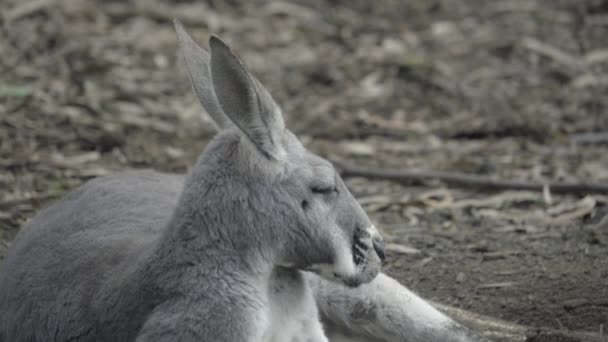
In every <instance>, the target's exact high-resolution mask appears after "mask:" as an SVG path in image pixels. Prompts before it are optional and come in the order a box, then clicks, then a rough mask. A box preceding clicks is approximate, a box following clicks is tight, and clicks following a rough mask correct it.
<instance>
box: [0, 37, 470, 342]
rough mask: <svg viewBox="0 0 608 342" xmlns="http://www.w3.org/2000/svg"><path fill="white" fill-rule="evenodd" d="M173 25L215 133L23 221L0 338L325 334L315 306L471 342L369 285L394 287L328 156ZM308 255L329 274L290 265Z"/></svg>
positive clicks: (333, 320)
mask: <svg viewBox="0 0 608 342" xmlns="http://www.w3.org/2000/svg"><path fill="white" fill-rule="evenodd" d="M180 30H181V31H180ZM177 31H178V35H179V36H180V41H181V46H182V49H183V52H184V54H185V55H186V56H185V59H186V61H187V62H186V63H187V64H188V68H189V69H191V68H201V67H202V68H209V69H208V70H211V75H212V83H213V84H212V85H210V84H209V83H208V82H209V75H210V73H209V72H207V71H200V70H199V72H197V71H192V70H191V72H190V75H191V77H192V81H193V84H194V88H195V90H196V92H197V94H198V95H199V97H200V100H201V102H202V103H203V105H204V106H205V108H206V109H207V110H208V111H211V112H212V113H211V112H210V113H209V114H211V116H212V118H213V119H214V120H216V122H217V121H219V122H217V125H218V127H220V128H223V129H222V130H221V131H220V132H219V133H218V134H217V136H216V137H215V138H214V139H213V140H212V141H211V142H210V143H209V144H208V145H207V147H206V149H205V151H204V152H203V153H202V154H201V157H200V158H199V160H198V162H197V163H196V165H195V166H194V167H193V168H192V171H191V172H190V173H189V174H188V175H187V176H186V177H183V176H179V175H167V174H160V173H156V172H153V171H130V172H123V173H119V174H115V175H112V176H108V177H104V178H99V179H95V180H92V181H90V182H88V183H86V184H84V185H83V186H81V187H80V188H78V189H76V190H74V191H72V192H71V193H70V194H68V195H67V196H65V197H64V198H63V199H62V200H61V201H59V202H57V203H55V204H54V205H52V206H50V207H49V208H47V209H45V210H43V211H41V212H40V213H39V214H38V215H37V216H36V217H35V218H33V219H32V220H31V221H30V222H29V223H28V224H27V225H26V226H25V227H24V228H23V229H22V230H21V232H20V233H19V234H18V236H17V238H16V239H15V241H14V242H13V244H12V246H11V248H10V250H9V251H8V253H7V255H6V258H5V261H4V263H3V264H2V265H0V313H2V314H1V315H0V341H134V340H135V341H235V342H240V341H243V342H245V341H248V342H249V341H250V342H261V341H294V342H295V341H314V342H321V341H322V342H325V341H327V340H326V338H325V337H324V332H323V330H322V328H321V324H320V322H319V313H318V308H320V309H321V316H322V317H324V319H325V320H326V321H327V322H328V324H330V325H331V326H334V327H336V330H341V331H345V332H346V333H354V334H357V335H359V336H363V337H366V336H367V337H370V338H371V337H374V336H375V337H377V338H388V339H389V341H411V342H421V341H428V342H439V341H450V342H452V341H454V342H456V341H459V342H464V341H467V342H468V341H473V339H460V337H458V338H456V337H454V338H452V339H445V338H444V337H445V336H460V335H457V334H459V333H458V332H457V330H459V329H460V328H454V327H455V324H454V323H453V322H452V321H450V320H449V319H448V318H445V317H444V316H441V315H440V314H439V315H440V316H437V317H441V319H439V321H440V322H438V323H440V324H438V325H437V326H436V327H435V326H433V323H435V322H434V321H428V320H427V321H425V320H417V318H416V316H417V314H418V313H419V312H416V310H418V309H420V306H419V305H418V304H417V305H418V306H415V307H412V308H411V309H408V307H409V306H410V303H411V298H410V297H407V296H400V295H398V296H397V297H396V298H395V299H394V300H393V299H392V298H388V297H387V296H382V293H385V292H386V293H389V292H388V291H393V292H394V291H401V290H400V289H402V290H403V291H407V290H406V289H404V288H402V287H400V286H399V285H398V284H396V282H394V281H393V280H391V279H390V278H388V277H385V276H380V277H376V276H377V274H378V272H379V270H380V264H381V257H380V255H381V254H383V253H382V250H381V249H382V247H381V246H382V242H381V238H380V237H379V235H377V233H376V232H375V229H373V228H370V227H372V226H371V223H370V221H369V219H368V217H367V216H366V214H365V213H364V212H363V210H362V209H361V207H360V206H359V205H358V204H357V202H356V201H355V199H354V198H353V196H352V195H351V194H350V192H349V191H348V189H347V188H346V186H345V185H344V183H343V182H342V180H341V179H340V177H339V176H338V175H337V173H336V172H335V170H334V169H333V167H332V166H331V164H330V163H328V162H327V161H326V160H324V159H322V158H320V157H318V156H316V155H314V154H312V153H310V152H308V151H307V150H306V149H305V148H304V147H303V146H302V145H301V144H300V142H299V141H298V140H297V138H296V137H295V136H294V135H293V134H292V133H291V132H289V130H287V129H285V128H284V127H283V124H282V117H281V114H280V111H279V110H278V106H276V104H275V103H274V101H272V98H271V97H270V95H268V93H267V92H266V91H265V90H264V89H263V87H261V85H260V84H259V82H257V80H255V78H253V76H251V75H250V74H249V73H248V72H247V70H246V69H245V67H244V66H243V65H242V63H241V62H240V61H239V60H238V58H237V57H236V56H235V55H234V54H232V52H231V51H230V49H228V48H227V46H226V45H225V44H224V43H222V42H221V41H220V40H219V39H218V38H212V39H211V44H210V45H211V49H212V51H211V58H210V59H209V58H208V54H206V52H205V51H204V50H203V49H201V48H199V47H198V46H196V45H195V44H194V43H193V41H192V40H191V39H190V38H189V37H188V36H187V34H186V33H185V31H184V30H183V29H181V28H180V26H179V25H177ZM192 44H194V45H192ZM192 54H194V55H192ZM214 56H215V57H214ZM188 61H189V62H188ZM193 61H195V62H193ZM207 63H211V64H210V65H207ZM197 82H205V84H204V85H201V86H197ZM218 89H219V90H218ZM235 91H238V93H235ZM214 94H215V95H214ZM214 96H217V98H214ZM209 104H210V106H209ZM218 104H219V105H218ZM240 106H242V108H243V110H240V109H239V108H241V107H240ZM220 107H221V109H220ZM223 113H225V114H226V115H227V117H229V118H230V120H231V121H233V122H234V123H235V124H236V125H232V124H227V122H228V121H227V120H226V119H225V118H223V119H222V118H220V115H221V114H223ZM320 265H321V266H322V265H325V266H326V267H325V268H327V265H329V266H330V267H332V269H333V273H334V274H330V277H329V278H331V279H332V281H327V280H323V279H322V278H320V276H318V275H315V274H312V273H308V272H304V271H302V270H304V269H310V268H315V267H318V266H320ZM336 281H340V282H342V283H344V284H346V285H348V286H351V287H356V288H353V289H349V288H348V287H345V286H344V285H342V284H340V283H338V282H336ZM370 282H371V283H370ZM367 283H369V284H367ZM366 284H367V285H366ZM357 286H359V287H357ZM391 293H392V292H391ZM334 299H335V300H337V301H334ZM359 303H367V304H366V305H368V304H369V305H370V306H369V307H370V308H378V307H388V309H389V311H387V312H385V313H386V315H384V316H383V315H381V314H377V313H374V314H372V315H366V312H367V311H369V310H368V309H367V307H366V306H365V305H363V306H362V305H360V304H359ZM388 303H391V305H390V307H389V306H387V305H388ZM422 303H424V302H422ZM317 304H318V308H317ZM424 305H427V306H428V304H426V303H424ZM424 305H423V306H422V311H425V310H428V308H430V306H428V308H427V307H426V306H424ZM360 308H363V309H364V310H363V314H362V315H361V314H359V312H360V311H361V310H359V309H360ZM431 309H432V308H431ZM336 310H337V312H336ZM425 312H426V311H425ZM437 314H438V313H437ZM435 315H436V314H435V313H433V314H432V315H431V316H433V317H436V316H435ZM423 316H424V315H423ZM383 317H391V318H392V319H391V320H390V322H384V321H381V320H382V319H383ZM361 320H362V322H363V324H359V323H357V322H360V321H361ZM294 322H295V323H294ZM420 324H422V325H420ZM453 324H454V325H453ZM425 329H426V330H425ZM429 329H430V331H432V332H433V331H434V330H436V331H437V332H438V333H426V332H424V333H421V332H419V331H427V330H429Z"/></svg>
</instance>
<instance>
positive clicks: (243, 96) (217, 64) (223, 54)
mask: <svg viewBox="0 0 608 342" xmlns="http://www.w3.org/2000/svg"><path fill="white" fill-rule="evenodd" d="M209 46H210V47H211V80H212V83H213V89H214V91H215V95H216V97H217V100H218V102H219V104H220V106H221V108H222V111H223V112H224V113H225V114H226V116H227V117H229V118H230V120H232V121H233V122H234V123H235V124H236V126H237V127H238V128H239V129H240V130H241V132H242V133H243V134H245V135H246V136H247V138H249V140H251V142H253V144H254V145H255V146H256V147H257V149H258V150H259V151H260V152H261V153H262V154H263V155H264V156H266V157H267V158H270V159H275V160H282V159H284V156H285V148H284V146H283V134H284V131H285V123H284V122H283V115H282V114H281V109H280V108H279V106H278V105H277V104H276V103H275V101H274V100H273V99H272V97H271V96H270V94H269V93H268V91H267V90H266V89H264V87H263V86H262V85H261V84H260V83H259V82H258V81H257V80H256V79H255V77H253V76H252V75H251V74H250V73H249V72H248V71H247V68H245V66H244V65H243V63H242V62H241V61H240V59H239V58H238V57H237V56H236V55H235V54H234V53H233V52H232V51H231V50H230V48H229V47H228V46H227V45H226V44H225V43H224V42H223V41H221V40H220V39H219V38H218V37H216V36H211V38H210V39H209Z"/></svg>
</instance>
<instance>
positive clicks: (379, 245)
mask: <svg viewBox="0 0 608 342" xmlns="http://www.w3.org/2000/svg"><path fill="white" fill-rule="evenodd" d="M372 243H373V245H374V250H375V251H376V253H377V254H378V257H379V258H380V261H382V262H384V260H385V259H386V253H385V249H384V241H383V240H380V239H374V240H373V241H372Z"/></svg>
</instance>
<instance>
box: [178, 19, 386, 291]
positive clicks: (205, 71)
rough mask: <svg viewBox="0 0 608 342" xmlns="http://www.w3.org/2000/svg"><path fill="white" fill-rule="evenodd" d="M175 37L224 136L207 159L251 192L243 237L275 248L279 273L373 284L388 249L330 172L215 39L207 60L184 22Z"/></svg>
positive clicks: (232, 182) (327, 164)
mask: <svg viewBox="0 0 608 342" xmlns="http://www.w3.org/2000/svg"><path fill="white" fill-rule="evenodd" d="M176 31H177V36H178V39H179V42H180V48H181V52H182V54H183V56H184V59H185V61H186V66H187V70H188V72H189V74H190V78H191V81H192V85H193V88H194V90H195V92H196V93H197V95H198V97H199V100H200V102H201V104H202V105H203V107H204V108H205V109H206V111H207V112H208V114H209V115H210V116H211V117H212V119H213V121H214V122H215V124H216V125H217V127H218V130H219V131H220V134H218V136H217V137H216V138H215V139H214V141H213V142H212V143H210V144H209V146H208V147H207V151H206V153H205V155H213V156H215V158H220V159H221V158H231V162H230V163H229V164H227V163H219V164H218V166H217V167H219V168H222V170H221V172H222V174H224V175H226V178H228V179H229V182H230V183H229V186H230V187H232V188H233V189H234V188H236V187H239V188H245V189H246V194H247V195H246V197H247V198H246V199H245V200H244V201H248V203H247V206H246V209H245V208H244V209H243V210H247V212H246V213H242V214H243V215H245V216H247V220H246V221H247V222H248V223H249V225H250V226H254V229H255V231H246V230H247V229H252V228H251V227H243V228H242V229H243V232H242V234H245V235H246V234H250V235H256V236H255V237H254V236H252V237H251V239H252V241H253V240H255V239H259V238H260V236H263V237H264V238H266V239H269V240H271V241H272V246H271V249H272V250H273V251H272V255H273V262H274V264H275V265H276V266H284V267H293V268H298V269H305V270H312V271H316V272H319V273H320V274H321V275H323V276H326V277H328V278H330V279H333V280H338V279H339V280H340V281H342V282H343V283H345V284H347V285H349V286H357V285H359V284H362V283H366V282H369V281H371V280H372V279H373V278H374V277H375V276H376V275H377V274H378V272H379V271H380V267H381V264H382V261H383V259H384V245H383V241H382V238H381V237H380V235H379V234H378V232H377V230H376V229H375V227H374V226H373V225H372V223H371V221H370V219H369V218H368V217H367V215H366V214H365V212H364V211H363V209H362V208H361V206H360V205H359V204H358V203H357V201H356V200H355V198H354V197H353V195H352V194H351V193H350V192H349V190H348V189H347V187H346V186H345V184H344V182H343V181H342V179H341V178H340V176H339V174H338V173H337V172H336V170H335V169H334V167H333V166H332V164H331V163H330V162H328V161H327V160H325V159H323V158H321V157H319V156H317V155H315V154H314V153H312V152H310V151H308V150H307V149H306V148H305V147H304V146H302V144H301V143H300V141H299V140H298V139H297V138H296V136H295V135H294V134H293V133H291V132H290V131H289V130H288V129H287V128H285V125H284V122H283V116H282V113H281V109H280V108H279V106H278V105H277V104H276V103H275V101H274V100H273V99H272V97H271V96H270V94H269V93H268V92H267V91H266V89H264V87H263V86H262V85H261V84H260V83H259V82H258V81H257V79H256V78H254V77H253V76H252V75H251V74H250V73H249V72H248V71H247V69H246V67H245V66H244V64H243V63H242V62H241V61H240V59H239V58H238V57H237V56H236V55H235V54H234V53H233V52H232V51H231V50H230V48H229V47H228V46H227V45H226V44H225V43H224V42H222V41H221V40H220V39H219V38H217V37H215V36H212V37H211V39H210V40H209V46H210V53H208V52H207V51H205V50H204V49H202V48H201V47H199V46H198V45H197V44H196V43H195V42H194V41H193V40H192V39H191V38H190V36H189V35H188V34H187V33H186V32H185V30H184V29H183V27H182V26H181V25H180V24H179V23H178V22H176ZM226 144H231V147H230V148H225V146H223V145H226ZM209 149H215V151H214V152H210V151H209ZM228 151H230V153H228ZM204 158H206V157H205V156H204V157H203V159H204ZM202 162H203V163H204V162H205V160H203V161H202ZM208 164H212V162H211V161H209V162H208ZM208 167H213V166H208ZM218 186H219V185H218ZM219 210H220V209H218V211H219Z"/></svg>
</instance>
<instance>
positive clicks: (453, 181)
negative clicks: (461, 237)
mask: <svg viewBox="0 0 608 342" xmlns="http://www.w3.org/2000/svg"><path fill="white" fill-rule="evenodd" d="M334 164H335V165H336V167H337V168H338V169H339V170H340V175H341V176H342V177H345V178H348V177H364V178H370V179H383V180H390V181H395V182H405V183H412V182H423V181H428V180H439V181H442V182H444V183H445V184H446V185H451V186H456V187H463V188H476V189H480V190H487V191H490V190H528V191H539V192H540V191H543V189H544V188H546V187H548V188H549V190H550V191H551V192H552V193H559V194H589V193H599V194H608V184H599V183H587V182H582V183H562V182H547V183H542V182H527V181H515V180H501V179H495V178H490V177H484V176H480V175H475V174H467V173H459V172H444V171H429V170H385V169H374V168H361V167H357V166H352V165H347V164H344V163H340V162H337V163H336V162H334Z"/></svg>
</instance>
